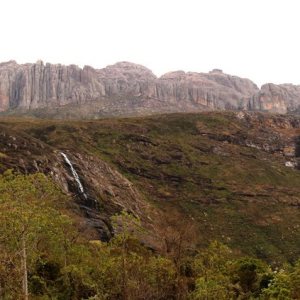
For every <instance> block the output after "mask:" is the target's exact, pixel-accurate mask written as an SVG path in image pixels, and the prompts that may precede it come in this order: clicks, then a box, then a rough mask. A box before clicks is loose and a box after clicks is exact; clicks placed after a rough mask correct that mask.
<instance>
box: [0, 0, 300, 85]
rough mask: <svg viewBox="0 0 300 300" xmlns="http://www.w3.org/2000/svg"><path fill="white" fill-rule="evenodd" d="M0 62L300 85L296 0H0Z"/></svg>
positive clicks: (299, 8) (299, 26) (299, 21)
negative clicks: (126, 67)
mask: <svg viewBox="0 0 300 300" xmlns="http://www.w3.org/2000/svg"><path fill="white" fill-rule="evenodd" d="M0 11H1V17H0V28H1V31H0V32H1V36H0V45H1V47H0V61H7V60H11V59H14V60H16V61H17V62H19V63H25V62H35V61H37V60H38V59H42V60H43V61H45V62H51V63H63V64H72V63H74V64H77V65H80V66H83V65H91V66H94V67H96V68H102V67H105V66H106V65H108V64H113V63H115V62H117V61H131V62H135V63H138V64H142V65H145V66H147V67H148V68H150V69H151V70H152V71H153V72H154V73H155V74H156V75H158V76H160V75H162V74H163V73H166V72H168V71H173V70H184V71H196V72H208V71H209V70H211V69H213V68H219V69H223V71H224V72H226V73H229V74H233V75H238V76H241V77H248V78H250V79H252V80H253V81H254V82H256V83H257V84H258V85H261V84H263V83H266V82H275V83H289V82H291V83H295V84H300V42H299V41H300V17H299V15H300V1H299V0H0Z"/></svg>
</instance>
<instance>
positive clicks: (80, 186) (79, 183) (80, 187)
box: [60, 152, 87, 199]
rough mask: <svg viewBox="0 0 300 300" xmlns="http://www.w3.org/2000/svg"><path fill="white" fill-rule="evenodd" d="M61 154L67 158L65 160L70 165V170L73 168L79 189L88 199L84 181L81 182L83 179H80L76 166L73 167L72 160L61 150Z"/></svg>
mask: <svg viewBox="0 0 300 300" xmlns="http://www.w3.org/2000/svg"><path fill="white" fill-rule="evenodd" d="M60 154H61V155H62V157H63V158H64V160H65V162H66V163H67V165H68V166H69V167H70V170H71V172H72V175H73V177H74V179H75V181H76V183H77V185H78V188H79V191H80V192H81V194H82V195H83V196H84V198H85V199H87V195H86V193H85V192H84V189H83V185H82V183H81V181H80V178H79V176H78V174H77V172H76V170H75V169H74V167H73V165H72V163H71V161H70V160H69V158H68V156H67V155H66V154H65V153H63V152H60Z"/></svg>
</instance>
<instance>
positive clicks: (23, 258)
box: [0, 171, 70, 299]
mask: <svg viewBox="0 0 300 300" xmlns="http://www.w3.org/2000/svg"><path fill="white" fill-rule="evenodd" d="M64 201H66V198H65V196H64V195H62V193H61V192H60V191H59V190H58V189H57V188H56V186H55V185H54V184H53V183H52V182H51V180H49V179H48V178H47V177H46V176H44V175H43V174H34V175H27V176H25V175H19V174H14V173H13V172H12V171H7V172H6V173H4V174H3V175H0V223H1V227H0V249H1V256H2V260H3V261H4V262H5V264H2V265H1V269H0V270H1V275H2V280H1V283H0V284H1V291H2V294H3V293H5V292H6V291H10V294H12V295H16V296H17V297H19V294H20V293H21V291H22V294H23V298H24V299H28V297H29V290H28V287H29V284H28V273H29V271H30V270H32V268H33V267H34V265H35V263H36V261H37V259H38V258H39V257H41V256H43V255H47V252H48V251H49V246H50V244H51V243H53V242H54V240H55V244H56V245H57V238H59V236H60V232H61V228H62V227H64V226H66V225H67V224H70V219H69V218H68V217H67V216H66V215H63V214H61V213H60V212H59V211H58V207H61V203H63V202H64ZM53 249H55V248H53ZM1 275H0V276H1ZM11 276H14V277H15V279H14V280H13V281H12V279H11V278H10V277H11ZM18 278H19V280H18ZM11 283H13V284H11Z"/></svg>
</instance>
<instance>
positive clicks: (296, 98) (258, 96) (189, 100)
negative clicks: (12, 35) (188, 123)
mask: <svg viewBox="0 0 300 300" xmlns="http://www.w3.org/2000/svg"><path fill="white" fill-rule="evenodd" d="M299 107H300V86H295V85H292V84H282V85H275V84H266V85H264V86H262V88H261V89H259V88H258V87H257V86H256V85H255V84H254V83H253V82H252V81H251V80H249V79H244V78H240V77H237V76H232V75H228V74H225V73H223V72H222V70H219V69H214V70H212V71H211V72H209V73H196V72H184V71H175V72H169V73H166V74H165V75H163V76H161V77H160V78H157V77H156V76H155V75H154V74H153V73H152V71H151V70H149V69H147V68H146V67H144V66H141V65H138V64H134V63H130V62H118V63H116V64H114V65H110V66H107V67H106V68H103V69H98V70H97V69H94V68H92V67H90V66H85V67H84V68H80V67H78V66H76V65H69V66H64V65H61V64H49V63H46V64H44V63H43V62H42V61H38V62H36V63H35V64H22V65H20V64H17V63H16V62H15V61H9V62H6V63H1V64H0V111H2V112H8V111H9V112H15V111H22V112H28V111H36V110H40V111H41V110H44V115H47V114H48V116H50V117H53V116H54V115H55V116H60V115H61V117H67V116H68V114H70V111H73V114H77V116H78V117H91V116H92V117H101V116H107V115H109V116H113V115H146V114H152V113H164V112H194V111H195V112H196V111H201V110H258V111H269V112H275V113H287V112H298V111H299ZM76 109H77V110H79V111H80V112H81V113H80V114H78V112H76V113H75V111H76ZM51 110H52V111H51ZM66 112H67V113H66ZM71 116H72V114H71V115H70V116H69V117H71Z"/></svg>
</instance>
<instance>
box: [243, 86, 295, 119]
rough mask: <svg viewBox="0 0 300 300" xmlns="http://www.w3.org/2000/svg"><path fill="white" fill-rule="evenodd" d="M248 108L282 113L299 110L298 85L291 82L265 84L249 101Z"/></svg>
mask: <svg viewBox="0 0 300 300" xmlns="http://www.w3.org/2000/svg"><path fill="white" fill-rule="evenodd" d="M249 109H250V110H259V111H269V112H274V113H283V114H285V113H288V112H299V109H300V86H299V85H293V84H280V85H276V84H272V83H268V84H265V85H263V86H262V87H261V90H260V91H259V93H257V94H256V95H254V96H253V98H252V99H251V101H250V102H249Z"/></svg>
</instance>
